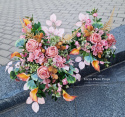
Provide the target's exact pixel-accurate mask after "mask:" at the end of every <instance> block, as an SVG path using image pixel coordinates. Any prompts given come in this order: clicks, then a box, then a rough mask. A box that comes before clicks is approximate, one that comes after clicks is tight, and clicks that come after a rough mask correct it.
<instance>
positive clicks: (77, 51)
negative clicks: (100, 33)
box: [70, 48, 79, 55]
mask: <svg viewBox="0 0 125 117" xmlns="http://www.w3.org/2000/svg"><path fill="white" fill-rule="evenodd" d="M70 54H73V55H78V54H79V49H76V48H74V49H73V50H72V51H71V52H70Z"/></svg>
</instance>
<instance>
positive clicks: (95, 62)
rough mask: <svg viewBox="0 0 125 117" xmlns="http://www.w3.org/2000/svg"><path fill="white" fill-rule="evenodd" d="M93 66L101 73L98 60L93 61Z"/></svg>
mask: <svg viewBox="0 0 125 117" xmlns="http://www.w3.org/2000/svg"><path fill="white" fill-rule="evenodd" d="M92 66H93V67H94V69H95V70H97V71H98V72H100V66H99V61H98V60H94V61H92Z"/></svg>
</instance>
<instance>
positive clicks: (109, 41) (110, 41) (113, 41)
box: [107, 34, 116, 47]
mask: <svg viewBox="0 0 125 117" xmlns="http://www.w3.org/2000/svg"><path fill="white" fill-rule="evenodd" d="M107 36H108V38H107V42H108V47H111V46H112V45H115V44H116V40H115V37H114V36H113V35H112V34H107Z"/></svg>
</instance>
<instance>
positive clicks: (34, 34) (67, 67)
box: [6, 14, 80, 112]
mask: <svg viewBox="0 0 125 117" xmlns="http://www.w3.org/2000/svg"><path fill="white" fill-rule="evenodd" d="M21 23H22V27H23V28H22V32H23V35H21V36H20V39H19V40H17V41H16V43H15V46H16V47H18V48H19V49H21V50H22V52H20V53H19V52H14V53H12V54H11V58H13V57H15V56H16V57H17V58H16V60H17V61H18V62H17V63H16V64H15V65H13V62H12V61H11V62H9V63H8V65H7V66H6V70H8V73H9V74H10V78H11V79H14V80H16V81H20V80H22V81H25V82H26V83H25V85H24V90H28V89H30V90H31V91H30V97H28V99H27V101H26V103H27V104H31V103H32V102H33V101H34V102H33V103H32V109H33V110H34V111H35V112H37V111H38V110H39V105H38V104H44V103H45V100H44V97H45V96H46V93H45V92H47V93H48V94H49V95H52V98H53V99H55V100H57V98H59V97H61V95H63V98H64V99H65V100H66V101H72V100H74V99H75V98H76V96H70V95H69V94H67V93H66V91H65V90H66V89H67V88H69V85H70V84H72V83H75V82H76V78H75V77H74V75H75V74H76V72H75V68H74V67H73V61H72V60H71V59H70V56H69V53H70V48H69V46H70V43H69V42H66V41H62V35H63V33H64V29H61V28H60V29H58V28H57V27H58V26H60V25H61V23H62V22H61V21H60V20H57V21H56V15H55V14H53V15H51V16H50V20H47V21H46V24H47V25H48V26H50V27H49V28H47V27H45V26H43V27H42V28H41V24H40V22H38V23H34V21H33V17H26V18H24V19H23V22H22V21H21ZM13 66H14V67H13ZM77 76H80V75H79V74H78V72H77Z"/></svg>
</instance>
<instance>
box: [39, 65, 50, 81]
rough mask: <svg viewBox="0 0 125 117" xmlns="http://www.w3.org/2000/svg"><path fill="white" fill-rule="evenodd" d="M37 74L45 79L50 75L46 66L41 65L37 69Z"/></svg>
mask: <svg viewBox="0 0 125 117" xmlns="http://www.w3.org/2000/svg"><path fill="white" fill-rule="evenodd" d="M37 75H38V76H39V77H40V78H41V79H47V78H49V77H50V73H49V71H48V68H47V67H46V66H41V67H39V68H38V69H37Z"/></svg>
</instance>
